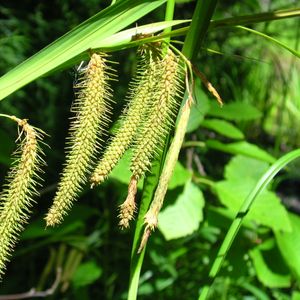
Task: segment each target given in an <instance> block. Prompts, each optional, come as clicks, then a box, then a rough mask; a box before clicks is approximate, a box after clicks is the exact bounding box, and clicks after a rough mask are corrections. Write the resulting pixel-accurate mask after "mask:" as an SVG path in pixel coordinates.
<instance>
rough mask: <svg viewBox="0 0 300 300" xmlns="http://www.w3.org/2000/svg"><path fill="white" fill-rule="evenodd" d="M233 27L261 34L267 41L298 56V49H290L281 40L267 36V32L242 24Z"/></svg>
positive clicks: (299, 53) (299, 55) (299, 54)
mask: <svg viewBox="0 0 300 300" xmlns="http://www.w3.org/2000/svg"><path fill="white" fill-rule="evenodd" d="M235 27H236V28H239V29H243V30H246V31H249V32H251V33H254V34H256V35H259V36H261V37H263V38H265V39H267V40H268V41H271V42H273V43H274V44H276V45H278V46H280V47H281V48H284V49H286V50H288V51H289V52H290V53H292V54H293V55H295V56H296V57H298V58H300V52H298V51H297V50H295V49H292V48H290V47H288V46H287V45H285V44H283V43H282V42H280V41H278V40H276V39H274V38H273V37H271V36H269V35H267V34H264V33H262V32H259V31H257V30H254V29H251V28H247V27H244V26H240V25H237V26H235Z"/></svg>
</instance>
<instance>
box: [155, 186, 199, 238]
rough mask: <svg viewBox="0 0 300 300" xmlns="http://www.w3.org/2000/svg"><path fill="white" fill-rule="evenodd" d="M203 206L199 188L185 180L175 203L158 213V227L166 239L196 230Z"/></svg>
mask: <svg viewBox="0 0 300 300" xmlns="http://www.w3.org/2000/svg"><path fill="white" fill-rule="evenodd" d="M203 206H204V198H203V194H202V192H201V190H200V189H199V188H198V187H197V186H195V185H194V184H193V183H191V182H187V183H186V185H185V187H184V190H183V193H182V194H180V195H179V197H178V198H177V200H176V201H175V203H174V204H172V205H169V206H167V207H166V208H165V209H164V210H163V211H161V212H160V213H159V215H158V227H159V230H160V231H161V232H162V234H163V235H164V237H165V238H166V240H172V239H177V238H180V237H184V236H187V235H189V234H191V233H193V232H194V231H195V230H197V229H198V227H199V224H200V222H201V221H202V219H203V212H202V209H203Z"/></svg>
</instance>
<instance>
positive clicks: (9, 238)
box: [0, 117, 43, 277]
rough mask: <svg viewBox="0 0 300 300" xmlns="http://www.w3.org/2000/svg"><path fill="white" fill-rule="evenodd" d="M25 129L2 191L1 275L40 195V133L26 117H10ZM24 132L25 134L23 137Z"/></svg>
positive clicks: (0, 213) (0, 221)
mask: <svg viewBox="0 0 300 300" xmlns="http://www.w3.org/2000/svg"><path fill="white" fill-rule="evenodd" d="M11 119H14V120H15V121H17V122H18V124H19V126H20V127H21V128H22V132H21V134H20V137H19V139H21V142H20V146H19V148H18V150H17V152H16V157H17V159H16V161H15V162H14V164H13V167H12V168H11V170H10V171H9V174H8V176H7V179H6V184H5V187H4V190H3V191H2V193H1V194H0V277H2V275H3V274H4V271H5V268H6V263H7V262H8V260H9V257H10V256H11V253H12V251H13V248H14V246H15V244H16V242H17V239H18V235H19V232H20V231H21V230H22V229H23V226H24V224H26V222H27V220H28V218H29V213H30V208H31V206H32V204H33V199H32V197H33V196H34V195H36V194H37V191H36V186H37V185H38V183H37V180H38V179H39V176H38V175H37V173H38V172H39V171H40V167H41V165H42V164H43V160H42V158H41V157H40V154H41V153H42V151H41V150H40V148H39V146H38V141H39V140H40V139H41V135H40V134H39V133H38V132H37V131H36V130H35V129H34V128H33V127H32V126H30V125H29V124H28V123H27V121H26V120H20V119H17V118H15V117H11ZM23 134H24V137H23Z"/></svg>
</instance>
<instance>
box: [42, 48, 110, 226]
mask: <svg viewBox="0 0 300 300" xmlns="http://www.w3.org/2000/svg"><path fill="white" fill-rule="evenodd" d="M111 71H112V70H111V69H110V68H109V67H108V66H107V64H106V59H105V57H104V55H99V54H96V53H94V54H93V55H92V56H91V60H90V62H89V64H88V66H87V68H86V69H85V70H84V71H83V76H82V79H81V80H80V82H79V83H78V84H77V85H76V86H75V87H76V88H78V89H80V91H79V92H78V94H77V98H76V100H75V103H74V105H73V106H72V111H73V112H75V114H76V116H75V117H74V118H72V122H71V125H70V136H69V137H68V146H67V155H66V163H65V167H64V170H63V172H62V174H61V180H60V182H59V184H58V190H57V192H56V195H55V198H54V202H53V205H52V206H51V208H50V209H49V212H48V214H47V215H46V217H45V219H46V223H47V226H54V225H56V224H59V223H61V221H62V220H63V217H64V215H66V214H67V211H68V210H69V209H70V208H71V206H72V204H73V202H74V201H75V200H76V198H77V196H78V193H79V192H80V191H81V189H82V186H83V184H84V183H85V182H86V181H87V175H88V173H89V172H90V170H91V164H92V160H93V158H94V156H95V152H96V150H97V149H98V148H99V141H100V140H99V133H100V132H103V130H104V128H106V127H107V125H108V122H109V112H110V102H111V89H110V86H109V84H108V80H109V78H110V77H111V76H114V74H113V73H112V72H111Z"/></svg>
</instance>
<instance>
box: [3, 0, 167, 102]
mask: <svg viewBox="0 0 300 300" xmlns="http://www.w3.org/2000/svg"><path fill="white" fill-rule="evenodd" d="M164 2H165V0H154V1H147V0H123V1H119V2H117V3H116V4H115V5H112V6H110V7H108V8H106V9H104V10H102V11H101V12H99V13H98V14H96V15H94V16H93V17H91V18H90V19H88V20H86V21H85V22H83V23H82V24H80V25H79V26H77V27H75V28H74V29H73V30H71V31H69V32H68V33H67V34H65V35H64V36H62V37H61V38H59V39H57V40H56V41H55V42H53V43H52V44H50V45H49V46H47V47H46V48H44V49H42V50H41V51H40V52H38V53H37V54H35V55H33V56H32V57H30V58H29V59H27V60H26V61H25V62H23V63H22V64H20V65H18V66H17V67H16V68H14V69H13V70H11V71H10V72H8V73H7V74H5V75H4V76H2V77H1V78H0V100H1V99H3V98H4V97H6V96H8V95H9V94H11V93H13V92H14V91H16V90H18V89H19V88H21V87H22V86H24V85H26V84H28V83H29V82H31V81H33V80H35V79H37V78H39V77H41V76H43V75H44V74H47V73H48V72H50V71H51V70H53V69H55V68H57V67H58V66H60V65H61V64H63V63H64V62H66V61H68V60H70V59H72V58H73V57H76V56H78V55H80V54H82V53H83V52H85V51H87V50H88V49H90V48H92V47H93V45H94V44H95V43H96V44H97V46H98V47H100V45H101V41H102V46H103V47H105V43H103V41H105V39H106V38H108V37H109V36H111V35H113V34H114V33H116V32H118V31H119V30H121V29H123V28H125V27H126V26H128V25H130V24H132V23H133V22H135V21H136V20H138V19H139V18H141V17H142V16H144V15H146V14H147V13H149V12H150V11H152V10H154V9H155V8H157V7H159V6H160V5H162V4H163V3H164Z"/></svg>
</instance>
